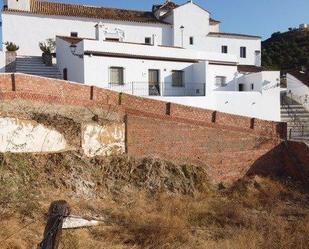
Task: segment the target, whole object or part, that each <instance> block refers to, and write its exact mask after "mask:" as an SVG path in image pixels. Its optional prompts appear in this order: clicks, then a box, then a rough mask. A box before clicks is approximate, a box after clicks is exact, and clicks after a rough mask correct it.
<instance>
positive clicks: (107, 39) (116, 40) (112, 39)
mask: <svg viewBox="0 0 309 249" xmlns="http://www.w3.org/2000/svg"><path fill="white" fill-rule="evenodd" d="M105 41H114V42H119V38H105Z"/></svg>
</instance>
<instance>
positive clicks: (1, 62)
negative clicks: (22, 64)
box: [0, 50, 5, 73]
mask: <svg viewBox="0 0 309 249" xmlns="http://www.w3.org/2000/svg"><path fill="white" fill-rule="evenodd" d="M4 72H5V52H4V51H3V50H0V73H4Z"/></svg>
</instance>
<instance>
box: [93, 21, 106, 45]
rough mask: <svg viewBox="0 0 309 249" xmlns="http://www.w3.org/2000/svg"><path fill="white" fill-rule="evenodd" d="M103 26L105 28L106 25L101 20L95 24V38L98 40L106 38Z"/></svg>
mask: <svg viewBox="0 0 309 249" xmlns="http://www.w3.org/2000/svg"><path fill="white" fill-rule="evenodd" d="M103 28H104V25H103V24H102V23H100V22H99V23H97V24H96V25H95V38H96V40H98V41H104V40H105V32H104V29H103Z"/></svg>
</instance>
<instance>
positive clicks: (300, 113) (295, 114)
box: [281, 112, 309, 118]
mask: <svg viewBox="0 0 309 249" xmlns="http://www.w3.org/2000/svg"><path fill="white" fill-rule="evenodd" d="M294 116H297V117H309V113H308V112H299V113H294V114H286V113H281V118H293V117H294Z"/></svg>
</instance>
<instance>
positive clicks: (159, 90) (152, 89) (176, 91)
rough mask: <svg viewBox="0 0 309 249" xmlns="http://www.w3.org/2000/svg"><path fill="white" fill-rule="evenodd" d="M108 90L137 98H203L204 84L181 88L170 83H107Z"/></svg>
mask: <svg viewBox="0 0 309 249" xmlns="http://www.w3.org/2000/svg"><path fill="white" fill-rule="evenodd" d="M108 88H109V89H111V90H114V91H118V92H123V93H128V94H132V95H137V96H170V97H173V96H205V83H184V84H183V85H181V86H176V85H174V84H172V83H170V82H168V83H166V82H164V83H163V82H161V83H157V84H153V83H149V82H128V83H124V84H114V83H109V84H108Z"/></svg>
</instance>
